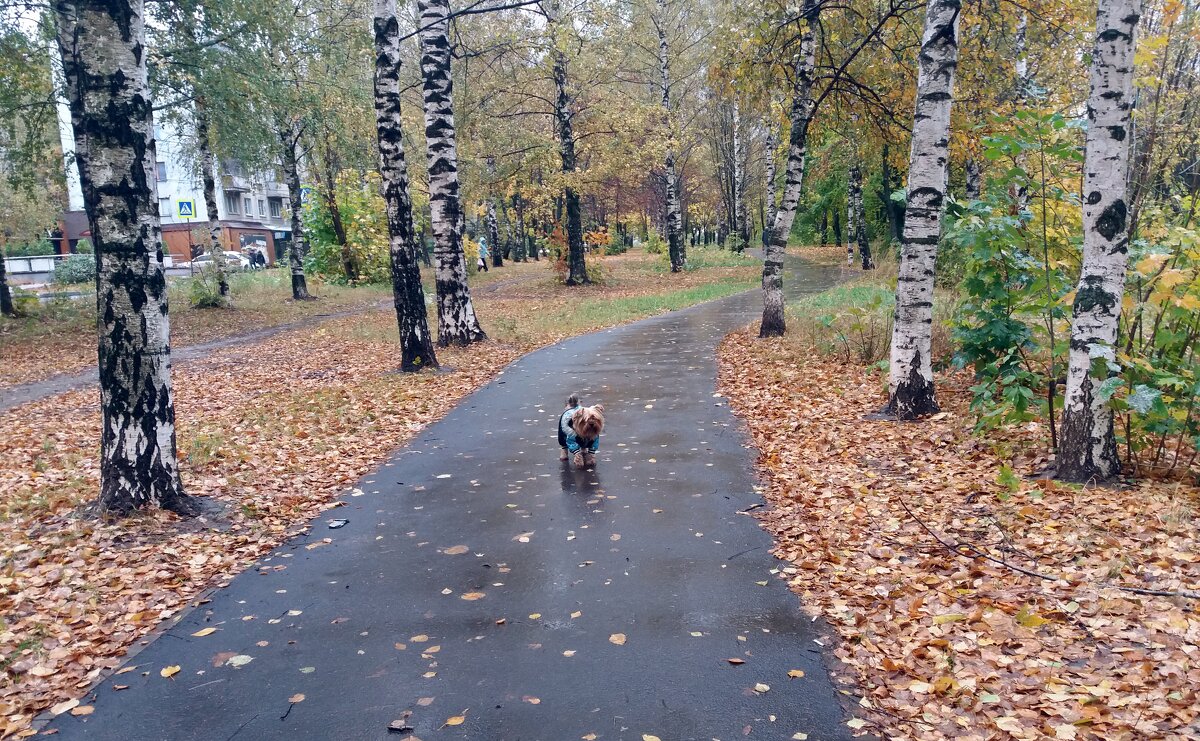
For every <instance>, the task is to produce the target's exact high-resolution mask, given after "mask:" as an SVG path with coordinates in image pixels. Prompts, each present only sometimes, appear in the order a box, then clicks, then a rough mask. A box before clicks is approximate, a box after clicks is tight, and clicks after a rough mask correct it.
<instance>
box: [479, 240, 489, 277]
mask: <svg viewBox="0 0 1200 741" xmlns="http://www.w3.org/2000/svg"><path fill="white" fill-rule="evenodd" d="M487 264H488V247H487V239H485V238H483V237H480V238H479V269H480V270H482V271H483V272H485V273H486V272H487V271H488V265H487Z"/></svg>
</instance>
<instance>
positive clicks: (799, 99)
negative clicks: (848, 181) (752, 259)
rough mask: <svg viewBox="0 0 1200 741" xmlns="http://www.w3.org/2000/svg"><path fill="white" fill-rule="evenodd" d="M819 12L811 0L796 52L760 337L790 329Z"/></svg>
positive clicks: (766, 266) (767, 254)
mask: <svg viewBox="0 0 1200 741" xmlns="http://www.w3.org/2000/svg"><path fill="white" fill-rule="evenodd" d="M818 13H820V5H819V4H818V3H817V2H815V1H814V0H807V1H806V2H805V5H804V28H803V30H802V32H801V35H800V48H799V49H798V50H797V53H796V64H795V74H794V75H793V82H792V109H791V115H790V118H791V130H790V131H789V133H788V156H787V168H786V170H785V172H784V182H783V193H782V196H781V197H780V199H779V210H778V211H776V213H775V221H774V223H773V224H772V226H771V230H770V231H771V235H770V238H769V239H768V240H767V247H766V249H765V250H763V275H762V288H763V315H762V323H761V325H760V326H759V330H758V336H759V337H782V336H783V333H784V332H785V331H786V329H787V326H786V323H785V320H784V311H783V255H784V251H785V249H786V248H787V242H788V237H790V236H791V233H792V222H793V221H795V219H796V208H797V206H798V205H799V204H800V192H801V190H802V189H803V186H804V158H805V156H806V154H807V152H808V127H809V124H810V123H811V122H812V117H813V111H814V108H815V102H814V101H813V94H812V92H813V77H814V75H813V71H814V69H815V68H816V61H817V47H816V43H815V40H814V36H813V33H814V28H815V27H816V25H817V16H818Z"/></svg>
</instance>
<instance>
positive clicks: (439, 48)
mask: <svg viewBox="0 0 1200 741" xmlns="http://www.w3.org/2000/svg"><path fill="white" fill-rule="evenodd" d="M417 9H418V12H419V14H420V19H419V23H420V34H419V35H420V39H421V79H422V92H423V98H424V112H425V153H426V159H427V161H428V165H429V168H428V169H429V214H430V220H431V222H432V226H433V237H434V248H433V256H434V259H435V261H436V267H435V269H434V270H435V273H434V277H435V286H436V287H437V303H438V344H439V345H441V346H442V347H447V346H449V345H469V344H471V343H472V342H481V341H483V340H486V339H487V335H486V334H484V332H483V328H482V327H480V326H479V319H478V318H477V317H476V316H475V306H474V305H473V304H472V303H471V290H470V288H468V286H467V261H466V257H465V255H464V254H463V245H462V238H463V234H462V229H463V209H462V196H461V193H460V192H459V185H458V149H457V145H456V143H455V138H456V137H455V129H454V83H453V80H452V78H451V75H450V19H449V15H450V4H449V3H448V2H447V0H420V2H418V3H417Z"/></svg>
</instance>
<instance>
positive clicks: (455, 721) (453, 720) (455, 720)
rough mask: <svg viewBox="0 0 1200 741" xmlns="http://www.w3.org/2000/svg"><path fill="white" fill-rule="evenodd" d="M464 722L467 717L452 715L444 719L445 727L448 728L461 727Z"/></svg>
mask: <svg viewBox="0 0 1200 741" xmlns="http://www.w3.org/2000/svg"><path fill="white" fill-rule="evenodd" d="M466 722H467V716H465V715H453V716H450V717H449V718H447V719H446V725H448V726H461V725H462V724H463V723H466Z"/></svg>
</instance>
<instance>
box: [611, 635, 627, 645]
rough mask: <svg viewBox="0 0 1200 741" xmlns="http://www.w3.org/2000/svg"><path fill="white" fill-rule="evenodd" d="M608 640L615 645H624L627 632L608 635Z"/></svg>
mask: <svg viewBox="0 0 1200 741" xmlns="http://www.w3.org/2000/svg"><path fill="white" fill-rule="evenodd" d="M608 642H609V643H611V644H613V645H614V646H624V645H625V634H624V633H613V634H612V635H610V636H609V637H608Z"/></svg>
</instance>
